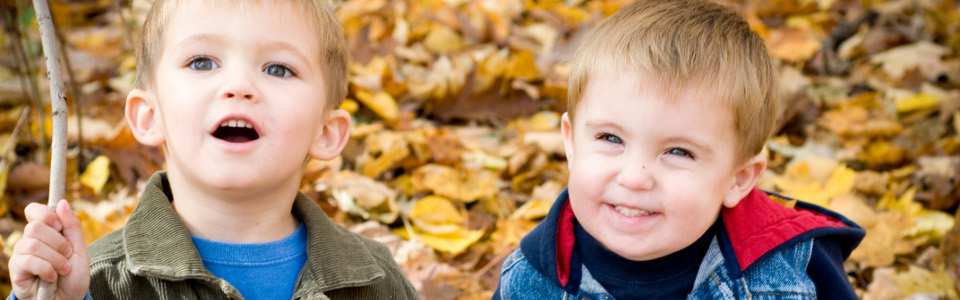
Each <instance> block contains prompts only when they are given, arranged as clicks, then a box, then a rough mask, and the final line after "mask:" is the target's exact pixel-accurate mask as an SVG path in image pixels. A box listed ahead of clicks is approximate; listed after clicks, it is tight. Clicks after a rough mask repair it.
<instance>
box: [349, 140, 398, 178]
mask: <svg viewBox="0 0 960 300" xmlns="http://www.w3.org/2000/svg"><path fill="white" fill-rule="evenodd" d="M364 144H365V146H366V148H365V149H364V152H363V153H362V154H361V155H360V156H359V157H357V165H358V166H359V169H360V173H361V174H363V175H364V176H367V177H370V178H376V177H377V176H380V174H382V173H383V172H385V171H387V170H390V169H392V168H393V167H394V166H395V165H396V164H397V163H399V162H400V161H401V160H403V159H404V158H406V157H407V156H409V155H410V149H409V145H408V144H407V142H406V140H404V139H403V136H401V135H400V134H399V133H396V132H393V131H379V132H376V133H374V134H371V135H369V136H368V137H367V138H366V140H364Z"/></svg>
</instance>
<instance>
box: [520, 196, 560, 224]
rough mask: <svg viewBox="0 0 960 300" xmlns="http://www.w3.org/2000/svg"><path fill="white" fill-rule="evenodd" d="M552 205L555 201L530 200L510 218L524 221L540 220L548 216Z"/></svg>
mask: <svg viewBox="0 0 960 300" xmlns="http://www.w3.org/2000/svg"><path fill="white" fill-rule="evenodd" d="M551 205H553V201H544V200H539V199H538V200H530V201H527V203H524V204H523V206H520V208H517V211H515V212H513V214H512V215H510V218H511V219H523V220H533V219H539V218H542V217H544V216H546V215H547V212H549V211H550V206H551Z"/></svg>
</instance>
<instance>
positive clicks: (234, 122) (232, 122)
mask: <svg viewBox="0 0 960 300" xmlns="http://www.w3.org/2000/svg"><path fill="white" fill-rule="evenodd" d="M230 127H240V121H237V120H233V121H230Z"/></svg>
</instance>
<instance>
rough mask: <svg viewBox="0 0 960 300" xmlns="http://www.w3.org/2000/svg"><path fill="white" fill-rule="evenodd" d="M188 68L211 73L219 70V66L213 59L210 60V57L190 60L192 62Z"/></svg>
mask: <svg viewBox="0 0 960 300" xmlns="http://www.w3.org/2000/svg"><path fill="white" fill-rule="evenodd" d="M187 67H188V68H190V69H192V70H196V71H210V70H213V69H214V68H218V67H219V66H218V65H217V63H216V62H214V61H213V59H210V58H209V57H204V56H199V57H195V58H193V59H190V62H189V63H188V64H187Z"/></svg>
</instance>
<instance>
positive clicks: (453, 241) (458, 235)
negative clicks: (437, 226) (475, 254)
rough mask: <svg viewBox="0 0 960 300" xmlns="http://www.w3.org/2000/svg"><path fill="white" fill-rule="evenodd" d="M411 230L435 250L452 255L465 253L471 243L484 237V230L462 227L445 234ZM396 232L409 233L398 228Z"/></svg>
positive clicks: (417, 237) (399, 233)
mask: <svg viewBox="0 0 960 300" xmlns="http://www.w3.org/2000/svg"><path fill="white" fill-rule="evenodd" d="M411 231H412V233H413V234H414V236H413V237H412V238H416V239H418V240H420V241H421V242H423V243H424V244H427V246H430V248H433V249H434V250H437V251H440V252H446V253H449V254H451V255H457V254H460V253H463V251H465V250H467V248H469V247H470V245H473V244H474V243H476V242H477V241H479V240H480V238H482V237H483V230H469V229H465V228H462V227H457V229H456V230H454V231H452V232H449V233H444V234H431V233H426V232H421V231H419V230H416V229H413V230H411ZM394 232H395V233H398V235H400V236H407V233H406V232H405V230H403V229H398V230H397V231H394Z"/></svg>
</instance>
